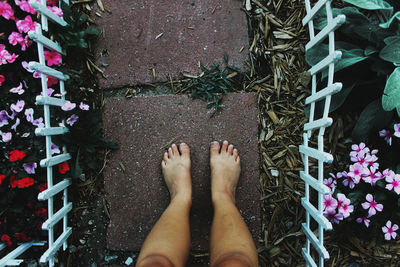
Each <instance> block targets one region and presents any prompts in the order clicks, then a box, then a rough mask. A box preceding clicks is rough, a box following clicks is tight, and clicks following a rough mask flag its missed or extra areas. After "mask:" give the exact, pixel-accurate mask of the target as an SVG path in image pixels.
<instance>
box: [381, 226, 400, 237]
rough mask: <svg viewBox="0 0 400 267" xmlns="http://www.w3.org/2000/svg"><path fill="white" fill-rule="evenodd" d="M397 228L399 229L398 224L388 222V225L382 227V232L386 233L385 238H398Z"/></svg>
mask: <svg viewBox="0 0 400 267" xmlns="http://www.w3.org/2000/svg"><path fill="white" fill-rule="evenodd" d="M397 229H399V226H398V225H397V224H393V226H392V222H391V221H387V222H386V226H383V227H382V232H383V233H384V234H385V239H386V240H390V239H392V238H393V239H396V236H397V233H396V231H397Z"/></svg>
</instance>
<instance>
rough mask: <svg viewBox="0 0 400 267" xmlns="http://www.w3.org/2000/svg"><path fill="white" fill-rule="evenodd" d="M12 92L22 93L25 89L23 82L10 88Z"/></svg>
mask: <svg viewBox="0 0 400 267" xmlns="http://www.w3.org/2000/svg"><path fill="white" fill-rule="evenodd" d="M10 92H11V93H14V94H19V95H22V94H23V93H24V92H25V91H24V89H22V83H19V85H18V86H17V87H14V88H11V89H10Z"/></svg>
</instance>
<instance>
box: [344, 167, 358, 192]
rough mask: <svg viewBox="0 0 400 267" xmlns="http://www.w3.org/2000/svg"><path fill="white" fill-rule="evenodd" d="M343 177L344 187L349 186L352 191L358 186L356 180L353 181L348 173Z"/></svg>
mask: <svg viewBox="0 0 400 267" xmlns="http://www.w3.org/2000/svg"><path fill="white" fill-rule="evenodd" d="M342 175H343V177H344V179H343V185H344V186H348V187H350V188H351V189H353V188H354V186H355V184H356V183H355V181H354V179H353V177H351V176H349V175H348V174H347V172H346V171H344V172H342ZM358 182H359V181H358ZM358 182H357V184H358Z"/></svg>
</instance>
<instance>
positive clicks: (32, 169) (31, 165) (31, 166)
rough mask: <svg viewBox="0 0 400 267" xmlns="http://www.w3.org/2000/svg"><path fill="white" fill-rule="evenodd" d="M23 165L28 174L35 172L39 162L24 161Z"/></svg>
mask: <svg viewBox="0 0 400 267" xmlns="http://www.w3.org/2000/svg"><path fill="white" fill-rule="evenodd" d="M22 167H24V170H25V171H26V173H27V174H34V173H35V169H36V167H37V164H36V162H30V163H24V164H22Z"/></svg>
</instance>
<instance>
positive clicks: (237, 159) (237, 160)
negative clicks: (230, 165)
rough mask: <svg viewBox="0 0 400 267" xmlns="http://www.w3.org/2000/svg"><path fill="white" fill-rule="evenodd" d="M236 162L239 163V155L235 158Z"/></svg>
mask: <svg viewBox="0 0 400 267" xmlns="http://www.w3.org/2000/svg"><path fill="white" fill-rule="evenodd" d="M236 162H237V163H238V164H239V165H240V157H239V156H238V157H237V158H236Z"/></svg>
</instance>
